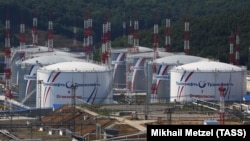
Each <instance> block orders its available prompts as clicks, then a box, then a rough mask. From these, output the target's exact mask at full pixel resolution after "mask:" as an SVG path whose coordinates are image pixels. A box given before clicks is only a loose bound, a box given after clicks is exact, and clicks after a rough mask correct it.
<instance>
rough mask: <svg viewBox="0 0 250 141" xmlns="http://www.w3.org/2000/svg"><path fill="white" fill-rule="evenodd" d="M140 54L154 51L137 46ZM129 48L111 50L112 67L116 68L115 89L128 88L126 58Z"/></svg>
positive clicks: (114, 74) (114, 75)
mask: <svg viewBox="0 0 250 141" xmlns="http://www.w3.org/2000/svg"><path fill="white" fill-rule="evenodd" d="M136 48H137V49H138V50H137V51H138V53H142V52H152V51H153V49H151V48H147V47H142V46H137V47H136ZM127 53H128V48H115V49H112V50H111V65H112V67H113V68H114V73H113V77H114V88H118V89H123V88H126V57H127Z"/></svg>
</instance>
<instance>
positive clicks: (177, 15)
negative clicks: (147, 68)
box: [0, 0, 250, 65]
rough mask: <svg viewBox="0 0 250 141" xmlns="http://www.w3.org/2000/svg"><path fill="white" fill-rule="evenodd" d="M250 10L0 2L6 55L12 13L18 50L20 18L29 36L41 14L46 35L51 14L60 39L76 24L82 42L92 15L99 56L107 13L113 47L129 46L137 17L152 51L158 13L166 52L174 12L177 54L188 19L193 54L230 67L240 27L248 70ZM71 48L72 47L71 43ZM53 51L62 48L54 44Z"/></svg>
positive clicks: (154, 3) (201, 2) (200, 4)
mask: <svg viewBox="0 0 250 141" xmlns="http://www.w3.org/2000/svg"><path fill="white" fill-rule="evenodd" d="M249 7H250V1H246V0H8V1H6V0H0V13H1V17H0V18H1V19H0V31H1V33H2V34H0V39H2V40H0V45H1V48H2V50H3V49H4V36H5V34H4V33H5V31H4V30H5V29H4V27H5V19H6V12H7V11H9V14H10V23H11V45H12V46H14V47H15V46H18V45H19V40H18V34H19V30H20V29H19V28H20V25H19V24H20V18H21V17H23V19H24V21H25V25H26V32H27V34H30V32H28V31H29V30H30V29H31V28H32V18H33V15H34V13H37V17H38V30H39V31H41V32H42V31H43V32H46V31H47V29H48V19H49V15H51V18H52V20H53V22H54V28H53V32H54V34H55V35H61V36H63V37H65V38H68V39H69V40H71V39H72V38H73V26H74V25H76V26H77V27H78V30H77V39H78V41H79V42H82V40H83V30H82V29H83V25H84V23H83V21H84V14H85V13H86V11H87V10H90V11H91V17H92V19H93V31H94V45H95V47H96V49H97V50H96V51H98V49H99V48H100V41H101V36H102V23H103V22H104V17H105V14H108V15H109V17H110V19H111V38H112V47H114V48H115V47H126V45H127V39H124V38H122V35H123V29H122V22H123V20H124V19H125V20H126V22H127V27H128V21H129V20H130V19H132V20H133V18H134V16H135V13H138V18H139V30H140V31H139V39H140V45H141V46H146V47H152V42H153V24H154V22H155V20H154V17H155V13H156V12H157V15H158V16H157V17H158V18H157V19H158V20H157V23H158V24H159V37H160V39H159V47H164V43H165V19H166V15H167V13H168V12H167V11H168V10H169V11H170V13H169V14H170V18H171V46H172V50H173V51H175V52H182V51H183V34H184V19H185V16H188V17H189V19H190V54H192V55H197V56H202V57H209V58H215V59H218V60H220V61H223V62H229V36H230V35H231V33H233V34H235V30H236V28H240V64H241V65H247V63H248V54H249V53H248V48H249V45H250V40H249V39H250V24H249V23H250V9H249ZM41 32H40V33H41ZM43 40H46V38H45V37H42V39H40V41H41V44H42V45H43V42H44V41H43ZM65 40H66V39H65ZM55 42H56V41H55ZM60 42H63V41H60ZM66 43H67V44H69V45H68V46H70V43H72V42H65V43H64V44H66ZM27 44H29V43H27ZM54 47H58V45H57V44H56V43H55V44H54Z"/></svg>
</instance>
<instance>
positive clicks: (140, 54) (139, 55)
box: [128, 51, 174, 58]
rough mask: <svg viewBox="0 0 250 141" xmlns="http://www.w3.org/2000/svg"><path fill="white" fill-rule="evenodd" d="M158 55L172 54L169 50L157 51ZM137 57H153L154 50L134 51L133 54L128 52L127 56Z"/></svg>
mask: <svg viewBox="0 0 250 141" xmlns="http://www.w3.org/2000/svg"><path fill="white" fill-rule="evenodd" d="M158 55H159V57H165V56H171V55H174V54H173V53H170V52H160V51H159V52H158ZM138 57H145V58H153V57H154V52H142V53H135V54H130V55H129V56H128V58H138Z"/></svg>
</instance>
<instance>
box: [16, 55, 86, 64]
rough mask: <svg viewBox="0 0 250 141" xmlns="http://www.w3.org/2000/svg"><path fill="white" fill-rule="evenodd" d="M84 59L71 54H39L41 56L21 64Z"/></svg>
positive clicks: (54, 62)
mask: <svg viewBox="0 0 250 141" xmlns="http://www.w3.org/2000/svg"><path fill="white" fill-rule="evenodd" d="M80 60H82V59H78V58H74V57H71V56H66V55H49V56H39V57H34V58H31V59H27V60H24V61H22V62H21V63H20V64H21V65H23V64H25V65H26V64H30V65H33V64H37V63H39V64H42V65H50V64H56V63H59V62H69V61H80Z"/></svg>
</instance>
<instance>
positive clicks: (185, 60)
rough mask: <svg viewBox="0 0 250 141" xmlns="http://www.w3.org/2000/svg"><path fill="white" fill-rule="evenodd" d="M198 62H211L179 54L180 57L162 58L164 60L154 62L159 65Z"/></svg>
mask: <svg viewBox="0 0 250 141" xmlns="http://www.w3.org/2000/svg"><path fill="white" fill-rule="evenodd" d="M198 61H209V59H207V58H202V57H198V56H191V55H185V54H178V55H172V56H166V57H162V58H159V59H156V60H155V61H154V62H155V63H158V64H180V65H182V64H187V63H193V62H198Z"/></svg>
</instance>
